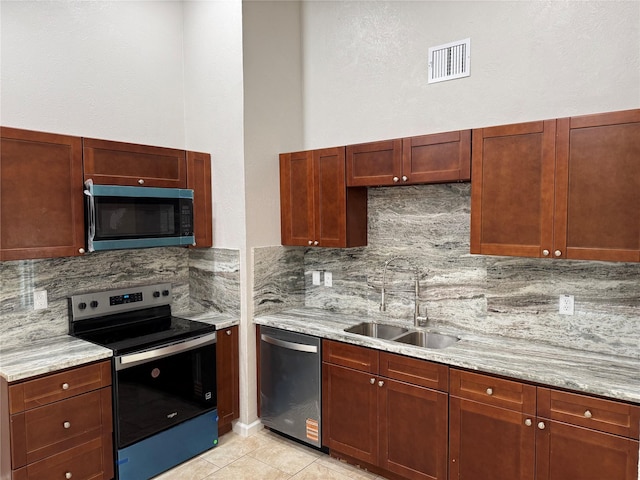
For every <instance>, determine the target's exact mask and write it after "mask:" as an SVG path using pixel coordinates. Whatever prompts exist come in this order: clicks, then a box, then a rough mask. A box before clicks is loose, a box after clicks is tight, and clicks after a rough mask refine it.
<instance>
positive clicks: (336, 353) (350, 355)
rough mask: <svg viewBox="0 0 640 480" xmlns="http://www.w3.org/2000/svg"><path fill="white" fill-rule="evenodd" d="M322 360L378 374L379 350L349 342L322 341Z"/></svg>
mask: <svg viewBox="0 0 640 480" xmlns="http://www.w3.org/2000/svg"><path fill="white" fill-rule="evenodd" d="M322 361H323V362H325V363H333V364H334V365H341V366H343V367H348V368H353V369H355V370H361V371H363V372H369V373H374V374H376V375H377V374H378V367H379V361H378V351H377V350H373V349H371V348H365V347H359V346H358V345H350V344H348V343H342V342H334V341H332V340H323V341H322Z"/></svg>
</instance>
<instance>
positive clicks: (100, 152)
mask: <svg viewBox="0 0 640 480" xmlns="http://www.w3.org/2000/svg"><path fill="white" fill-rule="evenodd" d="M83 153H84V179H85V180H87V179H89V178H90V179H92V180H93V183H95V184H102V185H129V186H145V187H166V188H187V161H186V154H185V151H184V150H177V149H173V148H164V147H152V146H148V145H137V144H132V143H122V142H112V141H109V140H97V139H93V138H84V139H83Z"/></svg>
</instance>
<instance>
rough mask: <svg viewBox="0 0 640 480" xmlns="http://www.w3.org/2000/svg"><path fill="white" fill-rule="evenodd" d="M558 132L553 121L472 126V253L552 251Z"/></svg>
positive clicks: (542, 253) (541, 253)
mask: <svg viewBox="0 0 640 480" xmlns="http://www.w3.org/2000/svg"><path fill="white" fill-rule="evenodd" d="M555 135H556V122H555V120H549V121H544V122H532V123H524V124H517V125H507V126H502V127H492V128H483V129H478V130H474V131H473V154H472V183H471V253H482V254H488V255H516V256H526V257H539V256H547V255H550V250H552V249H553V205H554V163H555Z"/></svg>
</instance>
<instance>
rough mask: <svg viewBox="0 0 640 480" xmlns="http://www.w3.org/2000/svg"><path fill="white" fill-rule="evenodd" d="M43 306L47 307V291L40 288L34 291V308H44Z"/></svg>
mask: <svg viewBox="0 0 640 480" xmlns="http://www.w3.org/2000/svg"><path fill="white" fill-rule="evenodd" d="M43 308H47V291H46V290H38V291H36V292H33V309H34V310H42V309H43Z"/></svg>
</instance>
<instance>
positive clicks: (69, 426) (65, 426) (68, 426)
mask: <svg viewBox="0 0 640 480" xmlns="http://www.w3.org/2000/svg"><path fill="white" fill-rule="evenodd" d="M62 426H63V427H64V428H66V429H69V428H71V423H70V422H64V423H63V424H62Z"/></svg>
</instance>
